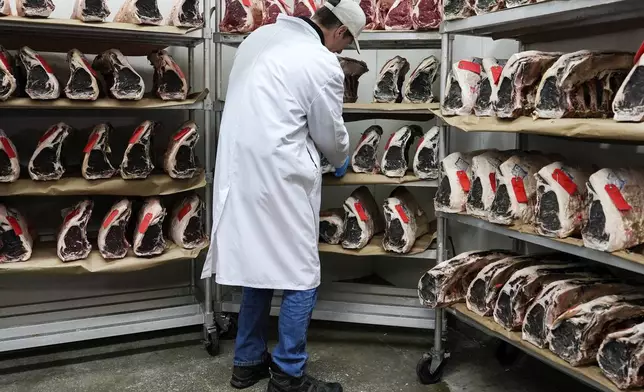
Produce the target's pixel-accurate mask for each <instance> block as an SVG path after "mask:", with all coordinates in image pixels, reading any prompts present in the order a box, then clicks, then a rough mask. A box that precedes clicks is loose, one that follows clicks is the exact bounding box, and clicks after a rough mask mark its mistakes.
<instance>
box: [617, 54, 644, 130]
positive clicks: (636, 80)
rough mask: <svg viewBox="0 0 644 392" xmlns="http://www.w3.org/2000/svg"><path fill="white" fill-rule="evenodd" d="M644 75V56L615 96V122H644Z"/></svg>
mask: <svg viewBox="0 0 644 392" xmlns="http://www.w3.org/2000/svg"><path fill="white" fill-rule="evenodd" d="M643 75H644V56H640V57H639V58H637V59H636V60H635V66H634V67H633V68H632V69H631V71H630V72H629V73H628V76H626V80H624V83H622V85H621V87H620V88H619V90H618V91H617V94H615V99H614V100H613V112H615V116H614V119H615V121H634V122H642V120H644V94H642V93H641V91H642V83H643V82H642V79H643Z"/></svg>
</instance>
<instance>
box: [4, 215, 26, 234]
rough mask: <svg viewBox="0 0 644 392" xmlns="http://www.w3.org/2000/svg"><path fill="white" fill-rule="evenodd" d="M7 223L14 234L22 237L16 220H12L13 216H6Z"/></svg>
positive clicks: (20, 228)
mask: <svg viewBox="0 0 644 392" xmlns="http://www.w3.org/2000/svg"><path fill="white" fill-rule="evenodd" d="M7 221H9V225H11V228H12V229H13V231H14V233H16V235H22V227H20V224H19V223H18V219H16V218H14V217H13V216H8V217H7Z"/></svg>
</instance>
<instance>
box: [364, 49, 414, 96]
mask: <svg viewBox="0 0 644 392" xmlns="http://www.w3.org/2000/svg"><path fill="white" fill-rule="evenodd" d="M407 72H409V62H408V61H407V59H405V58H402V57H400V56H396V57H394V58H392V59H390V60H389V61H387V62H386V63H385V65H383V66H382V68H381V69H380V73H379V74H378V78H377V79H376V86H375V88H374V90H373V100H374V102H379V103H399V102H402V99H403V97H402V93H403V90H402V87H403V82H404V81H405V75H407Z"/></svg>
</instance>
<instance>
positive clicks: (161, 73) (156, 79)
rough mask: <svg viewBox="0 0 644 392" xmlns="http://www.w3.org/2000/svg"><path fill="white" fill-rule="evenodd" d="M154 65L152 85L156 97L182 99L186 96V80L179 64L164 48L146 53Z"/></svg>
mask: <svg viewBox="0 0 644 392" xmlns="http://www.w3.org/2000/svg"><path fill="white" fill-rule="evenodd" d="M148 60H150V64H152V66H153V67H154V76H153V87H152V90H153V91H154V92H155V94H156V95H157V97H159V98H161V99H162V100H164V101H182V100H184V99H186V97H188V81H187V80H186V76H185V75H184V74H183V71H182V70H181V68H180V67H179V64H177V63H176V61H174V59H173V58H172V56H170V55H169V54H168V52H166V51H165V50H157V51H154V52H152V53H150V54H149V55H148Z"/></svg>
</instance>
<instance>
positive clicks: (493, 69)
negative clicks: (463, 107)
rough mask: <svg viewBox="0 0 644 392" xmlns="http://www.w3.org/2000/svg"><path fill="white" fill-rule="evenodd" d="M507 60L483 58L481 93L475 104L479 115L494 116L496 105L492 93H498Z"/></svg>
mask: <svg viewBox="0 0 644 392" xmlns="http://www.w3.org/2000/svg"><path fill="white" fill-rule="evenodd" d="M506 62H507V60H497V59H495V58H493V57H492V58H484V59H483V72H482V74H481V82H480V83H479V94H478V96H477V97H476V103H475V104H474V114H476V115H477V116H479V117H485V116H494V105H493V104H492V95H496V94H498V90H499V79H500V78H501V72H503V67H504V66H505V63H506Z"/></svg>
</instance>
